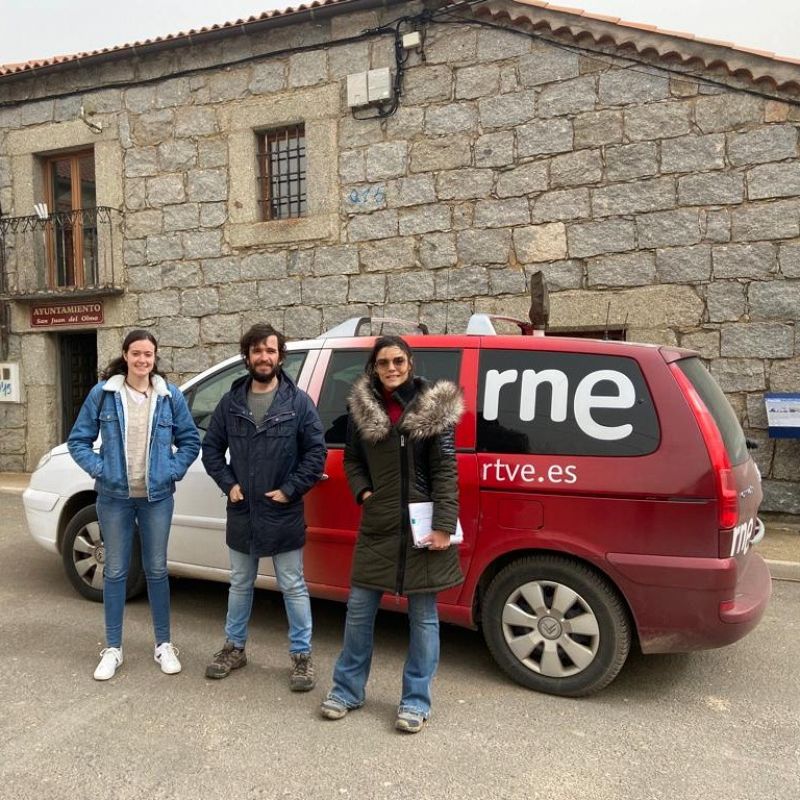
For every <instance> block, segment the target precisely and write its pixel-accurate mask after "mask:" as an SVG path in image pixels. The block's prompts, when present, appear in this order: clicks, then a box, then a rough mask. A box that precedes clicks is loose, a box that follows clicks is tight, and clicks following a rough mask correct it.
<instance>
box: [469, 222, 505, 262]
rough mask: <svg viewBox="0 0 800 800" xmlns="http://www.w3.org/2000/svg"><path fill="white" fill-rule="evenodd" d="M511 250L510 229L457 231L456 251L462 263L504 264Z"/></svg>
mask: <svg viewBox="0 0 800 800" xmlns="http://www.w3.org/2000/svg"><path fill="white" fill-rule="evenodd" d="M510 250H511V231H510V230H508V229H507V228H487V229H485V230H469V229H468V230H464V231H459V232H458V235H457V239H456V252H457V253H458V258H459V260H460V261H461V263H462V265H468V264H479V265H480V264H506V263H507V262H508V258H509V253H510Z"/></svg>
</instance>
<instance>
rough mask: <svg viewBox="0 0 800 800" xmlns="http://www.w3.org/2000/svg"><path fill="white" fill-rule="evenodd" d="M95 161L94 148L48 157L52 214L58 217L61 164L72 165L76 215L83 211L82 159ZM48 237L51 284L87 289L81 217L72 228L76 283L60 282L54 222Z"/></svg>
mask: <svg viewBox="0 0 800 800" xmlns="http://www.w3.org/2000/svg"><path fill="white" fill-rule="evenodd" d="M87 156H88V157H91V158H94V148H89V149H88V150H75V151H70V152H69V153H58V154H57V155H51V156H47V157H46V158H45V159H44V178H45V180H44V183H45V199H46V202H47V207H48V209H50V213H51V214H55V213H56V211H57V209H56V207H55V195H54V192H53V188H54V180H53V178H54V176H53V170H54V168H55V164H56V162H58V161H65V160H67V159H69V162H70V188H71V194H72V198H71V203H70V205H71V206H72V208H71V211H72V212H73V213H74V212H75V211H78V210H80V209H81V208H82V206H81V179H80V178H81V172H80V160H81V159H82V158H86V157H87ZM96 204H97V193H96V187H95V205H96ZM46 231H47V235H46V237H45V239H46V243H47V284H48V286H50V288H51V289H59V288H66V287H69V286H75V287H79V288H80V287H83V286H85V281H86V276H85V275H84V270H83V255H84V253H83V219H82V218H81V217H80V216H76V217H75V224H74V225H73V227H72V258H73V282H72V284H68V283H65V284H64V286H61V285H60V284H59V283H58V281H57V268H58V264H57V263H56V261H57V249H56V239H55V237H56V235H57V232H56V226H55V225H54V224H53V221H52V220H48V222H47V223H46Z"/></svg>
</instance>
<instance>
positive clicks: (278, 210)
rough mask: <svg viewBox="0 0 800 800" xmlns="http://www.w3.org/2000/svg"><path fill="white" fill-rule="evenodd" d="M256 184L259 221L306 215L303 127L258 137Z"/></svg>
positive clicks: (275, 131)
mask: <svg viewBox="0 0 800 800" xmlns="http://www.w3.org/2000/svg"><path fill="white" fill-rule="evenodd" d="M258 185H259V203H260V205H261V217H262V219H264V220H276V219H292V218H294V217H304V216H305V215H306V135H305V126H304V125H292V126H289V127H285V128H278V129H275V130H270V131H264V132H262V133H259V134H258Z"/></svg>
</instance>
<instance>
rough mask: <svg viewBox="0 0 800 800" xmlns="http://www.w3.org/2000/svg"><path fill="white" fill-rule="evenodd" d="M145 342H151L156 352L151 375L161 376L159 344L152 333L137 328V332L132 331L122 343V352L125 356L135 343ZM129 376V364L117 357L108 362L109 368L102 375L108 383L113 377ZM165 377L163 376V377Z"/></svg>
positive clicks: (121, 357) (122, 358)
mask: <svg viewBox="0 0 800 800" xmlns="http://www.w3.org/2000/svg"><path fill="white" fill-rule="evenodd" d="M143 340H147V341H148V342H150V343H151V344H152V345H153V347H154V348H155V350H156V360H155V363H154V364H153V370H152V372H151V373H150V374H151V375H161V372H159V369H158V342H157V341H156V337H155V336H153V334H152V333H150V331H146V330H143V329H142V328H137V329H136V330H133V331H131V332H130V333H129V334H128V335H127V336H126V337H125V339H124V341H123V342H122V352H123V354H125V353H127V352H128V348H129V347H130V346H131V345H132V344H133V343H134V342H141V341H143ZM127 374H128V362H127V361H125V358H124V356H117V357H116V358H112V359H111V361H109V362H108V366H107V367H106V368H105V369H104V370H103V371H102V372H101V373H100V377H101V378H102V379H103V380H104V381H107V380H108V379H109V378H110V377H111V376H112V375H127ZM162 377H163V375H162Z"/></svg>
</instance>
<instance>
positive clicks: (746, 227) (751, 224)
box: [731, 200, 800, 242]
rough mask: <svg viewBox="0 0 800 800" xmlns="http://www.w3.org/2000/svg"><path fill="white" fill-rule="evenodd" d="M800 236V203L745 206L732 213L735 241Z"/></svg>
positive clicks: (789, 202) (780, 202)
mask: <svg viewBox="0 0 800 800" xmlns="http://www.w3.org/2000/svg"><path fill="white" fill-rule="evenodd" d="M798 235H800V201H797V200H779V201H778V202H775V203H760V204H758V205H745V206H741V207H739V208H734V209H733V210H732V211H731V236H732V238H733V239H734V241H745V242H747V241H757V240H759V239H793V238H795V237H797V236H798Z"/></svg>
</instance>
